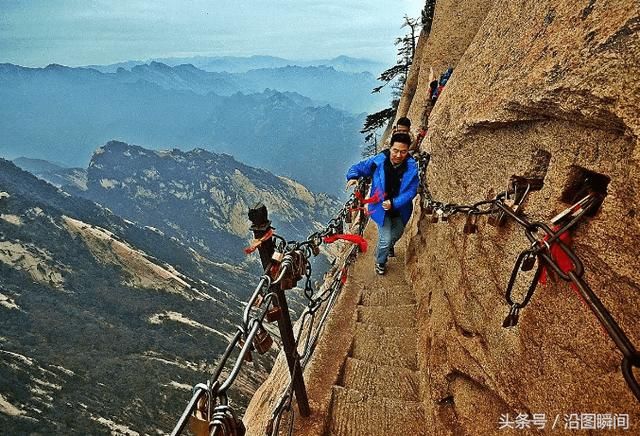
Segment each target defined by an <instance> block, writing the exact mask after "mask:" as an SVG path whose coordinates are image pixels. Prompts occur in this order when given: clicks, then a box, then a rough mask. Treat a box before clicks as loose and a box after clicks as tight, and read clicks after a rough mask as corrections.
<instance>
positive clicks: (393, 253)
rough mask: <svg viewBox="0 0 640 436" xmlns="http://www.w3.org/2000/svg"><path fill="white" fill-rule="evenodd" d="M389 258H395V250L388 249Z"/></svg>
mask: <svg viewBox="0 0 640 436" xmlns="http://www.w3.org/2000/svg"><path fill="white" fill-rule="evenodd" d="M389 257H396V250H395V249H394V248H393V247H391V248H390V249H389Z"/></svg>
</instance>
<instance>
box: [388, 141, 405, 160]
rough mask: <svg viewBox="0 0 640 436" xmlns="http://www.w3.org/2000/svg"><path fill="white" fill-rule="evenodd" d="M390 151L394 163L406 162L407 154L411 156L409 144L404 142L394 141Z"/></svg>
mask: <svg viewBox="0 0 640 436" xmlns="http://www.w3.org/2000/svg"><path fill="white" fill-rule="evenodd" d="M389 152H390V154H389V156H390V158H391V163H392V164H394V165H398V164H400V163H402V162H404V160H405V159H406V158H407V156H409V146H408V145H407V144H403V143H402V142H394V143H393V144H391V148H390V149H389Z"/></svg>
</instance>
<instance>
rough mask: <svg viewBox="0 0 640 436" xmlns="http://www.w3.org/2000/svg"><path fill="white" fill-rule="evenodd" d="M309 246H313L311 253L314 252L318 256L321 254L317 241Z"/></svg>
mask: <svg viewBox="0 0 640 436" xmlns="http://www.w3.org/2000/svg"><path fill="white" fill-rule="evenodd" d="M309 246H310V247H311V253H313V255H314V256H317V255H318V254H320V246H319V245H316V244H315V243H311V244H309Z"/></svg>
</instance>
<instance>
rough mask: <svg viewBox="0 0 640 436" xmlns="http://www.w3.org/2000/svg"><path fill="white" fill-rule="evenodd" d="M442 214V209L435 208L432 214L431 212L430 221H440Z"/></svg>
mask: <svg viewBox="0 0 640 436" xmlns="http://www.w3.org/2000/svg"><path fill="white" fill-rule="evenodd" d="M441 216H442V210H441V209H436V210H435V211H434V212H433V213H432V214H431V222H432V223H437V222H438V221H440V217H441Z"/></svg>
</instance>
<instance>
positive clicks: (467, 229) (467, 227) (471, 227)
mask: <svg viewBox="0 0 640 436" xmlns="http://www.w3.org/2000/svg"><path fill="white" fill-rule="evenodd" d="M477 219H478V216H477V215H475V214H472V213H471V212H469V213H468V214H467V220H466V222H465V223H464V228H463V229H462V232H463V233H465V234H467V235H468V234H470V233H476V232H477V231H478V225H477V224H476V221H477Z"/></svg>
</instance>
